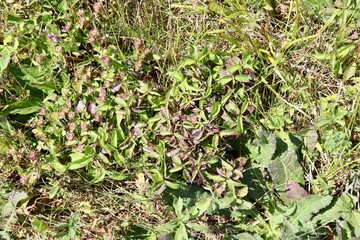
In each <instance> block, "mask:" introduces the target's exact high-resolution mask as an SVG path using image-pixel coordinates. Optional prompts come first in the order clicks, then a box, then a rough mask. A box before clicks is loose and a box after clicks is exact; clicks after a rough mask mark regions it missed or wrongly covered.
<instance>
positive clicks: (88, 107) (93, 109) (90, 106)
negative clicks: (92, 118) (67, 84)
mask: <svg viewBox="0 0 360 240" xmlns="http://www.w3.org/2000/svg"><path fill="white" fill-rule="evenodd" d="M86 111H87V112H88V113H91V114H92V115H94V114H95V112H96V106H95V104H93V103H92V102H88V104H87V105H86Z"/></svg>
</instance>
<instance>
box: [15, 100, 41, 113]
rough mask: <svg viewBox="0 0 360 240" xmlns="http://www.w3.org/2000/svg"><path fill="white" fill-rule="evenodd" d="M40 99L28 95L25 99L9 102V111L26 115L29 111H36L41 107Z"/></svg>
mask: <svg viewBox="0 0 360 240" xmlns="http://www.w3.org/2000/svg"><path fill="white" fill-rule="evenodd" d="M40 104H41V100H40V99H38V98H36V97H32V96H30V97H29V98H28V99H26V100H20V101H17V102H14V103H12V104H10V106H9V110H10V111H9V112H10V113H11V114H20V115H27V114H30V113H34V112H38V111H39V110H40V108H41V105H40Z"/></svg>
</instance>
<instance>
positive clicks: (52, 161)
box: [49, 154, 66, 172]
mask: <svg viewBox="0 0 360 240" xmlns="http://www.w3.org/2000/svg"><path fill="white" fill-rule="evenodd" d="M49 163H50V165H51V166H52V167H53V168H54V169H55V170H56V171H58V172H65V171H66V167H65V166H64V165H63V164H61V163H60V162H59V160H58V159H57V157H56V156H55V155H54V154H50V157H49Z"/></svg>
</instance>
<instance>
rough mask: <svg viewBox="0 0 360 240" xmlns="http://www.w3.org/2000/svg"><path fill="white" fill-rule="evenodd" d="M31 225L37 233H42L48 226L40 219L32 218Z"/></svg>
mask: <svg viewBox="0 0 360 240" xmlns="http://www.w3.org/2000/svg"><path fill="white" fill-rule="evenodd" d="M31 226H32V227H33V228H35V230H36V232H37V233H43V232H45V231H46V229H47V228H48V225H47V224H46V223H45V222H43V221H41V220H34V221H32V222H31Z"/></svg>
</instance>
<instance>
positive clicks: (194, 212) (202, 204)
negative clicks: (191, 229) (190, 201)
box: [190, 198, 212, 219]
mask: <svg viewBox="0 0 360 240" xmlns="http://www.w3.org/2000/svg"><path fill="white" fill-rule="evenodd" d="M211 201H212V200H211V198H205V199H203V200H201V201H199V202H197V203H196V204H195V206H193V207H192V208H191V209H190V219H194V218H197V217H199V216H201V215H202V214H203V213H204V212H205V211H206V210H207V209H208V208H209V207H210V204H211Z"/></svg>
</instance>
